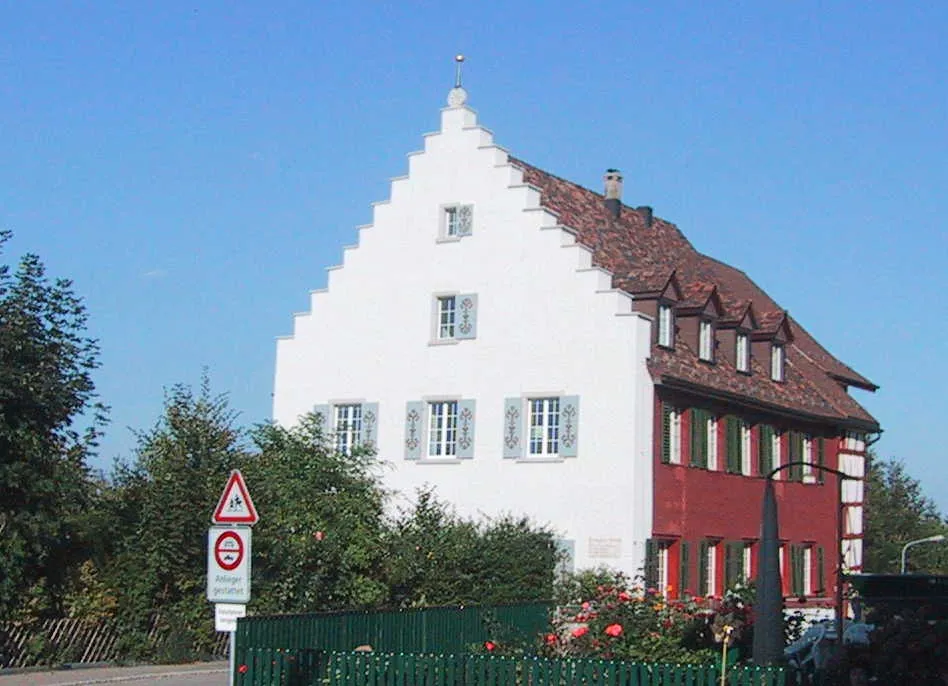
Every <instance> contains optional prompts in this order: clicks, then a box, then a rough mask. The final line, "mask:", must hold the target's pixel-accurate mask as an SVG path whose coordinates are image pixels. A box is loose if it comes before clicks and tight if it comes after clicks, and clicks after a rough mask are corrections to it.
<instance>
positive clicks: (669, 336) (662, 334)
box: [658, 303, 675, 348]
mask: <svg viewBox="0 0 948 686" xmlns="http://www.w3.org/2000/svg"><path fill="white" fill-rule="evenodd" d="M658 344H659V345H660V346H662V347H664V348H672V347H674V345H675V321H674V314H673V311H672V307H671V305H667V304H665V303H662V304H660V305H659V306H658Z"/></svg>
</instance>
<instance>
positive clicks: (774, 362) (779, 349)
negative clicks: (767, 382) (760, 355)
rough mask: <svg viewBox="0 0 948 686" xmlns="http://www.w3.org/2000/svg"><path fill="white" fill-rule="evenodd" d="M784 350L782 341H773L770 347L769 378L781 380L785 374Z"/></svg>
mask: <svg viewBox="0 0 948 686" xmlns="http://www.w3.org/2000/svg"><path fill="white" fill-rule="evenodd" d="M785 358H786V351H785V350H784V347H783V344H782V343H774V344H773V345H772V346H771V347H770V378H771V379H773V380H774V381H783V380H784V375H785V371H786V370H785V369H784V366H785V363H786V359H785Z"/></svg>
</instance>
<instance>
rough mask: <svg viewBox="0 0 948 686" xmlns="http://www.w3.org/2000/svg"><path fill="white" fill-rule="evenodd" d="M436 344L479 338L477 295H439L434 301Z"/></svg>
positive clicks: (433, 328)
mask: <svg viewBox="0 0 948 686" xmlns="http://www.w3.org/2000/svg"><path fill="white" fill-rule="evenodd" d="M432 331H433V333H432V337H433V339H434V341H435V342H439V341H457V340H470V339H474V338H477V295H476V294H475V293H462V294H461V295H439V296H436V297H435V300H434V321H433V323H432Z"/></svg>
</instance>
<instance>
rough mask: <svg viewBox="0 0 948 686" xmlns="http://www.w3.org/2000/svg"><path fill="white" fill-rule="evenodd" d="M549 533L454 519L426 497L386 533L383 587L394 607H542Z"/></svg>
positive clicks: (550, 554)
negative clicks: (386, 586)
mask: <svg viewBox="0 0 948 686" xmlns="http://www.w3.org/2000/svg"><path fill="white" fill-rule="evenodd" d="M553 539H554V537H553V533H552V532H551V531H549V530H547V529H544V528H542V527H536V526H534V525H533V524H531V522H530V521H529V520H527V519H525V518H515V517H511V516H504V517H500V518H498V519H494V520H485V521H482V522H474V521H471V520H466V519H462V518H460V517H458V516H457V514H456V513H455V512H454V511H453V510H452V509H451V507H450V506H449V505H447V504H446V503H443V502H441V501H439V500H438V499H437V498H436V497H435V494H434V493H433V492H432V491H430V490H421V491H419V493H418V494H417V500H416V504H415V506H414V508H413V509H412V510H410V511H407V512H403V513H402V516H401V517H399V518H398V519H397V520H396V521H395V522H394V524H393V526H392V529H391V531H390V533H389V541H388V547H389V549H390V551H391V553H390V555H389V556H388V558H387V559H388V566H387V569H388V577H389V580H388V583H389V586H390V588H391V600H390V602H391V604H392V605H395V606H398V607H410V606H424V605H444V604H475V603H484V604H494V603H508V602H518V601H530V600H549V599H550V598H551V597H552V594H553V576H554V568H555V563H556V552H555V549H554V540H553Z"/></svg>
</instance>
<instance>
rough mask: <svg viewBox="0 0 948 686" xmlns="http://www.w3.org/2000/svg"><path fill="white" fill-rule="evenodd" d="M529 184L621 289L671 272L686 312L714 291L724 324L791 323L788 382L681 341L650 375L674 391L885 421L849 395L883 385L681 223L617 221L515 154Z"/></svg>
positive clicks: (655, 353)
mask: <svg viewBox="0 0 948 686" xmlns="http://www.w3.org/2000/svg"><path fill="white" fill-rule="evenodd" d="M510 162H511V164H513V165H514V166H515V167H517V168H519V169H520V170H522V172H523V180H524V182H525V183H528V184H530V185H532V186H534V187H536V188H537V189H538V190H539V192H540V196H541V197H540V204H541V205H542V206H543V207H545V208H546V209H547V210H549V211H550V212H552V213H553V214H555V215H556V216H557V218H558V221H559V223H560V225H562V226H564V227H566V228H568V229H570V230H571V231H573V232H575V235H576V240H577V242H579V243H581V244H582V245H584V246H586V247H587V248H589V249H590V250H592V253H593V264H595V265H597V266H600V267H602V268H604V269H607V270H608V271H610V272H611V273H612V274H613V285H614V287H616V288H620V289H622V290H624V291H626V292H628V293H630V294H632V295H639V296H642V295H646V294H648V295H653V296H654V295H655V294H657V293H660V292H661V291H662V289H664V288H665V286H666V285H667V284H668V281H669V279H670V278H672V276H673V275H674V277H675V278H676V279H677V281H678V283H679V285H680V287H681V291H682V300H681V301H679V303H678V306H679V308H687V307H699V306H701V305H703V304H704V303H705V302H706V301H707V299H708V297H709V295H710V294H711V292H712V291H714V290H716V292H717V295H718V297H719V298H720V300H721V303H722V305H723V308H724V313H723V316H722V321H723V322H736V321H739V320H740V319H741V318H742V317H743V316H744V314H745V313H746V311H747V308H748V305H750V306H751V307H752V308H753V312H754V314H755V317H756V320H757V324H758V329H757V332H764V333H772V332H775V331H776V330H777V328H779V327H780V326H781V324H782V323H783V322H784V321H786V322H787V324H788V325H789V329H790V332H791V340H790V341H789V342H788V352H789V354H788V355H787V362H786V373H785V380H784V381H783V382H781V383H776V382H774V381H771V379H770V370H769V368H764V367H763V366H761V364H760V363H759V362H758V361H757V360H756V359H754V360H752V363H751V364H752V367H753V368H752V372H753V373H752V374H751V375H746V374H740V373H738V372H737V370H736V369H734V367H733V365H732V364H731V363H730V362H728V361H727V359H726V358H725V356H723V355H722V356H719V359H718V360H716V362H715V364H713V365H709V364H706V363H700V362H699V361H698V355H697V351H696V350H695V349H694V347H693V345H691V344H690V342H689V341H683V340H681V339H680V338H679V339H678V340H677V341H676V343H675V349H674V350H667V349H665V348H661V347H659V346H657V345H656V346H653V347H652V351H651V357H650V359H649V370H650V372H651V374H652V376H653V378H654V379H655V380H656V381H657V382H660V383H663V384H667V385H671V386H674V385H680V386H682V387H699V388H701V389H704V390H705V392H707V393H708V395H712V396H720V397H722V398H725V399H732V400H737V401H743V402H747V401H751V402H753V403H756V404H761V405H764V406H767V407H769V408H771V409H773V410H775V411H783V412H789V413H792V414H797V415H804V416H808V417H810V418H812V419H814V420H817V421H826V420H827V419H829V420H833V421H834V422H843V423H847V424H852V425H854V426H856V427H858V428H862V429H866V430H870V431H872V430H878V423H877V422H876V420H875V419H874V418H873V417H872V415H870V414H869V413H868V412H867V411H866V410H865V409H864V408H863V407H862V406H861V405H860V404H859V403H858V402H856V401H855V400H854V399H853V398H852V397H851V396H850V395H849V393H847V391H846V387H847V386H850V385H853V386H857V387H859V388H864V389H867V390H873V391H874V390H876V388H877V386H876V385H875V384H873V383H872V382H871V381H869V380H868V379H867V378H865V377H864V376H862V375H861V374H859V373H858V372H856V371H855V370H853V369H852V368H850V367H849V366H847V365H846V364H844V363H843V362H841V361H839V360H837V359H836V358H835V357H833V356H832V355H831V354H830V353H829V352H828V351H827V350H826V349H825V348H823V346H821V345H820V344H819V343H818V342H817V341H816V340H815V339H814V338H813V337H812V336H811V335H810V334H809V333H808V332H807V331H806V330H805V329H804V328H803V327H801V326H800V325H799V324H798V323H797V322H796V320H794V319H793V318H792V317H790V316H789V314H788V313H787V312H786V311H785V310H783V309H782V308H781V307H780V306H779V305H777V303H776V302H774V301H773V299H771V298H770V296H768V295H767V294H766V293H765V292H764V291H763V290H762V289H761V288H760V287H759V286H758V285H757V284H755V283H754V282H753V281H752V280H751V279H750V278H749V277H748V276H747V275H746V274H745V273H744V272H743V271H741V270H739V269H735V268H734V267H732V266H730V265H727V264H725V263H723V262H720V261H719V260H715V259H714V258H711V257H708V256H706V255H702V254H701V253H699V252H698V251H697V250H695V248H694V246H692V245H691V243H690V242H689V241H688V239H687V238H685V236H684V234H682V232H681V231H680V230H679V229H678V227H677V226H675V225H674V224H672V223H670V222H666V221H665V220H663V219H661V218H659V217H654V218H652V219H651V222H650V223H649V222H648V221H647V219H646V214H645V213H643V212H641V211H639V210H637V209H635V208H632V207H628V206H625V205H623V206H622V211H621V213H620V215H619V216H618V217H614V216H613V215H612V214H611V213H610V212H609V211H608V210H607V209H606V207H605V204H604V201H603V200H604V199H603V196H602V195H600V194H599V193H596V192H594V191H591V190H589V189H588V188H584V187H582V186H580V185H578V184H575V183H573V182H571V181H567V180H565V179H561V178H559V177H557V176H554V175H552V174H549V173H547V172H545V171H543V170H541V169H538V168H537V167H534V166H532V165H530V164H527V163H526V162H523V161H522V160H519V159H516V158H513V157H511V158H510Z"/></svg>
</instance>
